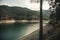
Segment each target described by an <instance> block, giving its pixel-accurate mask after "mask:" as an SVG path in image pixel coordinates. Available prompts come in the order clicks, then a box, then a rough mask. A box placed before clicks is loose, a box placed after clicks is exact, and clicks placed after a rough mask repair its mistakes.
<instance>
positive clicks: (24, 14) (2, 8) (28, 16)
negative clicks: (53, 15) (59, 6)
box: [0, 5, 50, 20]
mask: <svg viewBox="0 0 60 40" xmlns="http://www.w3.org/2000/svg"><path fill="white" fill-rule="evenodd" d="M49 15H50V13H49V11H48V10H43V19H48V18H49ZM39 16H40V12H39V11H34V10H30V9H28V8H22V7H17V6H14V7H9V6H6V5H0V20H11V19H14V20H38V19H39V18H40V17H39Z"/></svg>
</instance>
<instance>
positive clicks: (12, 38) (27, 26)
mask: <svg viewBox="0 0 60 40" xmlns="http://www.w3.org/2000/svg"><path fill="white" fill-rule="evenodd" d="M37 29H39V23H13V24H0V40H17V39H18V38H21V37H23V36H25V35H28V34H30V33H32V32H33V31H35V30H37Z"/></svg>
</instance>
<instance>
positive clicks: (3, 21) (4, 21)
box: [0, 20, 48, 24]
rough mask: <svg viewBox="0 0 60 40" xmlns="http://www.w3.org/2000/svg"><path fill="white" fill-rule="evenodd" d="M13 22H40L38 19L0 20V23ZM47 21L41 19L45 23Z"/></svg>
mask: <svg viewBox="0 0 60 40" xmlns="http://www.w3.org/2000/svg"><path fill="white" fill-rule="evenodd" d="M15 22H18V23H23V22H24V23H26V22H38V23H39V22H40V20H30V21H29V20H2V21H0V24H1V23H15ZM47 22H48V20H43V23H47Z"/></svg>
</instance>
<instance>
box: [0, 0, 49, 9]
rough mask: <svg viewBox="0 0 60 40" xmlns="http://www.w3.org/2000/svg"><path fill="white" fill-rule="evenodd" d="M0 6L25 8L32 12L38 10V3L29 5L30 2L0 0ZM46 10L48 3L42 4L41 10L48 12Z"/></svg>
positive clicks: (28, 0)
mask: <svg viewBox="0 0 60 40" xmlns="http://www.w3.org/2000/svg"><path fill="white" fill-rule="evenodd" d="M0 5H9V6H20V7H27V8H29V9H32V10H39V9H40V3H31V2H30V0H0ZM48 8H49V5H48V3H47V2H46V1H45V2H43V9H44V10H48Z"/></svg>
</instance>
